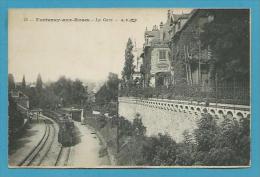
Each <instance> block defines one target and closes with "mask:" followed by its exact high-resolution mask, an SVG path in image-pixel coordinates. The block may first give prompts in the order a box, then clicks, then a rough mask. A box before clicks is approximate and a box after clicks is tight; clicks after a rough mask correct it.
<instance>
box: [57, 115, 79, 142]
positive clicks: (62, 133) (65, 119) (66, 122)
mask: <svg viewBox="0 0 260 177" xmlns="http://www.w3.org/2000/svg"><path fill="white" fill-rule="evenodd" d="M58 142H59V143H61V144H62V145H63V146H71V145H73V144H74V143H75V127H74V122H73V121H72V120H71V117H70V115H62V116H60V117H59V133H58Z"/></svg>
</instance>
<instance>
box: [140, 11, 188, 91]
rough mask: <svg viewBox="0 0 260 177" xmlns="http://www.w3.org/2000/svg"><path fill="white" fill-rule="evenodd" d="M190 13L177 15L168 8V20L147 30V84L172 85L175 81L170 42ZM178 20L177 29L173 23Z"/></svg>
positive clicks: (145, 55) (145, 53)
mask: <svg viewBox="0 0 260 177" xmlns="http://www.w3.org/2000/svg"><path fill="white" fill-rule="evenodd" d="M188 16H189V15H188V14H181V15H176V14H174V13H173V12H172V11H171V10H168V13H167V21H166V22H165V23H163V22H161V23H160V25H159V27H157V25H154V26H153V29H152V30H151V31H148V30H147V29H146V31H145V35H144V37H145V43H144V47H143V48H144V49H143V51H144V53H143V66H144V70H145V86H151V87H161V86H166V87H168V86H170V85H172V84H173V82H174V77H173V76H174V70H173V67H172V60H171V59H172V57H171V56H172V55H171V48H170V47H169V43H170V42H171V37H172V33H176V32H177V31H179V30H180V29H181V27H182V26H183V25H184V24H185V23H186V21H187V19H188ZM175 22H177V23H176V24H177V26H176V29H173V27H172V25H173V24H174V23H175Z"/></svg>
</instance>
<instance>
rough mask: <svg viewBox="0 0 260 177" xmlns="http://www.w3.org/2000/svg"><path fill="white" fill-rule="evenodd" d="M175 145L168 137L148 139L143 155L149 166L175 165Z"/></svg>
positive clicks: (160, 135) (161, 136) (159, 136)
mask: <svg viewBox="0 0 260 177" xmlns="http://www.w3.org/2000/svg"><path fill="white" fill-rule="evenodd" d="M176 150H177V143H176V142H175V141H174V140H172V138H171V137H170V136H169V135H167V134H166V135H162V134H158V137H150V138H148V140H147V143H146V144H145V145H144V148H143V155H144V159H145V161H146V163H148V164H149V165H156V166H159V165H175V160H176V155H177V154H176V152H177V151H176Z"/></svg>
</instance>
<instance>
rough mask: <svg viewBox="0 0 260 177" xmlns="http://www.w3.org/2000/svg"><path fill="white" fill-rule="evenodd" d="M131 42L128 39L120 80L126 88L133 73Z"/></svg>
mask: <svg viewBox="0 0 260 177" xmlns="http://www.w3.org/2000/svg"><path fill="white" fill-rule="evenodd" d="M133 47H134V46H133V42H132V40H131V39H130V38H129V39H128V41H127V44H126V49H125V64H124V68H123V71H122V79H123V81H124V82H125V84H126V85H127V86H130V85H131V83H130V82H131V80H132V76H133V73H134V64H133V63H134V55H133V54H132V50H133Z"/></svg>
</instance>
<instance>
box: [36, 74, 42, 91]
mask: <svg viewBox="0 0 260 177" xmlns="http://www.w3.org/2000/svg"><path fill="white" fill-rule="evenodd" d="M36 89H37V91H38V92H41V91H42V77H41V75H40V74H38V76H37V80H36Z"/></svg>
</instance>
